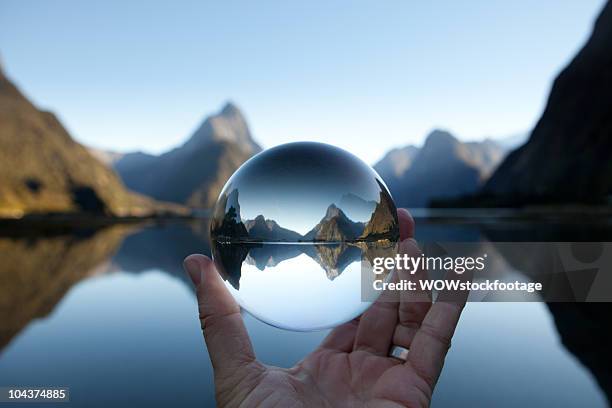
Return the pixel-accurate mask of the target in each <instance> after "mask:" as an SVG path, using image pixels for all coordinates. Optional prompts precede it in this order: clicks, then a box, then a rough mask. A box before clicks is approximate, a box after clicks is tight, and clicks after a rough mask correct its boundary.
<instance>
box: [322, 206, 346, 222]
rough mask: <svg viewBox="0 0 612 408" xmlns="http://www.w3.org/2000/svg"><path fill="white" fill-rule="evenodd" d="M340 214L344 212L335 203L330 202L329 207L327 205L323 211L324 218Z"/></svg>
mask: <svg viewBox="0 0 612 408" xmlns="http://www.w3.org/2000/svg"><path fill="white" fill-rule="evenodd" d="M340 214H342V215H344V213H343V212H342V210H341V209H339V208H338V207H336V204H333V203H332V204H330V205H329V207H327V211H326V212H325V218H326V219H330V218H333V217H337V216H339V215H340Z"/></svg>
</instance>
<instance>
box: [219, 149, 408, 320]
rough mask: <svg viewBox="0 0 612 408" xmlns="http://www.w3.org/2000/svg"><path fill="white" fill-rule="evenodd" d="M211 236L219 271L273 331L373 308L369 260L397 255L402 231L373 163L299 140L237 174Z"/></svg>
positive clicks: (261, 155)
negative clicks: (366, 297)
mask: <svg viewBox="0 0 612 408" xmlns="http://www.w3.org/2000/svg"><path fill="white" fill-rule="evenodd" d="M210 235H211V243H212V252H213V259H214V261H215V264H216V266H217V269H218V270H219V273H220V274H221V276H222V277H223V278H224V280H225V282H226V285H227V286H228V288H229V289H230V291H231V292H232V294H233V295H234V297H235V298H236V299H237V300H238V302H239V303H240V305H241V306H242V307H243V308H245V309H246V310H248V311H249V312H250V313H251V314H253V315H255V316H256V317H258V318H259V319H261V320H263V321H265V322H267V323H269V324H272V325H274V326H278V327H284V328H289V329H294V330H310V329H315V328H324V327H331V326H334V325H336V324H338V323H342V322H343V321H346V320H350V319H352V318H354V317H355V316H357V315H358V314H359V313H361V312H362V311H363V310H365V308H367V306H368V305H369V302H363V301H361V289H360V286H361V284H362V280H363V279H364V275H363V273H362V272H363V269H362V263H363V261H365V262H366V264H367V263H370V264H371V259H372V258H373V257H374V256H384V255H381V253H385V252H389V253H392V252H393V251H394V250H395V244H396V243H397V241H398V240H399V226H398V219H397V211H396V208H395V204H394V203H393V200H392V199H391V196H390V194H389V192H388V190H387V188H386V187H385V185H384V183H383V182H382V180H381V179H380V177H379V176H378V175H377V174H376V172H375V171H374V170H373V169H372V168H371V167H370V166H368V165H367V164H365V163H364V162H363V161H361V160H360V159H358V158H357V157H355V156H353V155H352V154H350V153H348V152H346V151H344V150H342V149H339V148H337V147H334V146H330V145H327V144H322V143H313V142H299V143H290V144H285V145H281V146H278V147H275V148H272V149H269V150H266V151H264V152H262V153H259V154H258V155H256V156H254V157H253V158H251V159H250V160H249V161H247V162H246V163H244V164H243V165H242V166H241V167H240V168H239V169H238V170H237V171H236V172H235V173H234V175H233V176H232V177H231V178H230V179H229V181H228V182H227V184H226V185H225V187H224V188H223V190H222V192H221V194H220V196H219V199H218V201H217V203H216V205H215V207H214V210H213V217H212V220H211V230H210ZM366 278H367V279H369V278H371V279H378V278H381V277H377V276H371V277H367V276H366ZM298 288H299V289H298ZM317 310H318V311H319V312H317Z"/></svg>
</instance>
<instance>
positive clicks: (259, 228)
mask: <svg viewBox="0 0 612 408" xmlns="http://www.w3.org/2000/svg"><path fill="white" fill-rule="evenodd" d="M244 226H245V227H246V230H247V232H248V234H249V239H251V240H256V241H276V242H278V241H280V242H298V241H299V240H300V239H301V238H302V236H301V235H300V234H298V233H297V232H295V231H291V230H289V229H287V228H283V227H281V226H280V225H278V224H277V223H276V221H274V220H266V219H265V218H264V216H263V215H258V216H257V217H255V219H254V220H247V221H245V222H244Z"/></svg>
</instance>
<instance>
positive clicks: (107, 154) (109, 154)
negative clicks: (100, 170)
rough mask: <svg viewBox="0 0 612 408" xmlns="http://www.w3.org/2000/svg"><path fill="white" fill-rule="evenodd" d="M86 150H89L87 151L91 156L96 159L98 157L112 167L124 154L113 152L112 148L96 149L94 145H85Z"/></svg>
mask: <svg viewBox="0 0 612 408" xmlns="http://www.w3.org/2000/svg"><path fill="white" fill-rule="evenodd" d="M87 150H89V153H91V155H92V156H93V157H95V158H96V159H98V160H99V161H101V162H102V163H104V164H106V165H107V166H109V167H113V166H114V165H115V163H117V162H118V161H119V160H121V159H122V158H123V156H125V154H123V153H119V152H115V151H112V150H104V149H97V148H95V147H87Z"/></svg>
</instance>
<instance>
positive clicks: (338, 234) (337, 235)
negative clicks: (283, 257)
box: [302, 204, 364, 242]
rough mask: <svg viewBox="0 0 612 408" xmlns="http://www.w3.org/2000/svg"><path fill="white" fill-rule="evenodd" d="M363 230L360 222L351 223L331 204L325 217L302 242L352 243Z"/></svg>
mask: <svg viewBox="0 0 612 408" xmlns="http://www.w3.org/2000/svg"><path fill="white" fill-rule="evenodd" d="M363 230H364V224H363V223H362V222H353V221H351V220H350V219H349V218H348V217H347V216H346V214H344V212H343V211H342V210H341V209H339V208H338V207H336V205H335V204H331V205H330V206H329V207H328V208H327V212H326V213H325V216H324V217H323V218H322V219H321V221H320V222H319V223H318V224H317V225H316V226H315V227H314V228H313V229H312V230H310V231H309V232H307V233H306V234H305V235H304V237H303V238H302V240H304V241H331V242H334V241H335V242H340V241H354V240H356V239H358V238H359V237H360V236H361V235H362V233H363Z"/></svg>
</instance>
